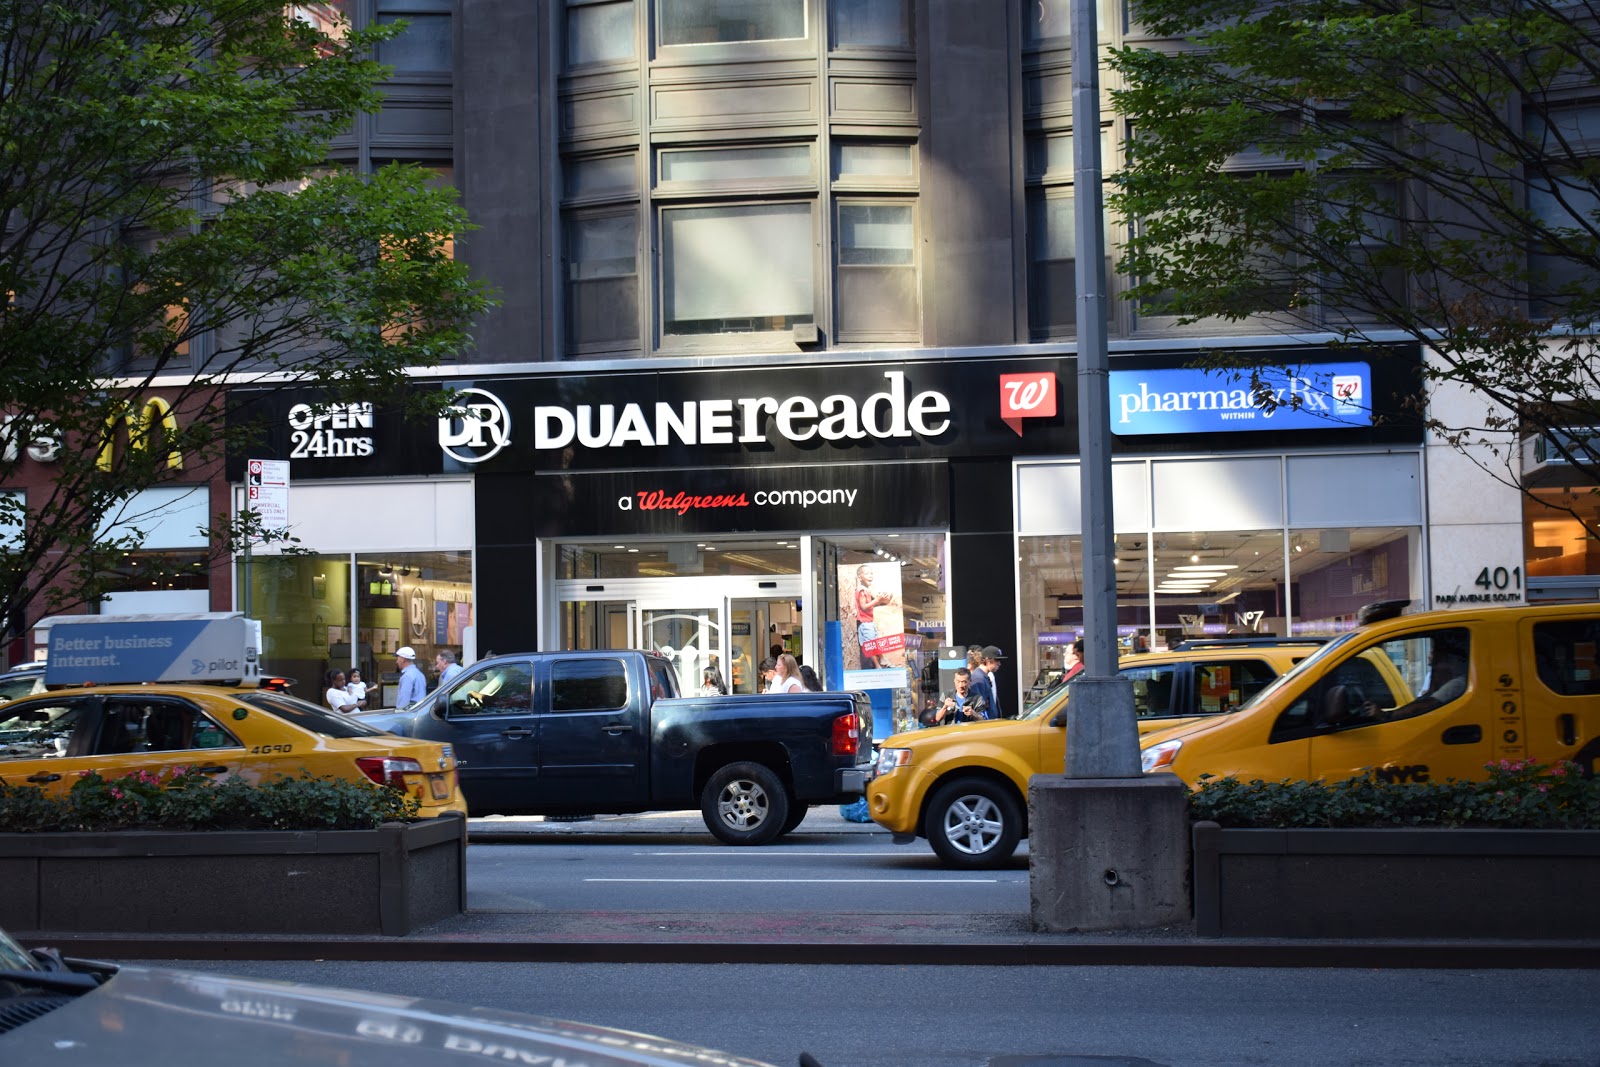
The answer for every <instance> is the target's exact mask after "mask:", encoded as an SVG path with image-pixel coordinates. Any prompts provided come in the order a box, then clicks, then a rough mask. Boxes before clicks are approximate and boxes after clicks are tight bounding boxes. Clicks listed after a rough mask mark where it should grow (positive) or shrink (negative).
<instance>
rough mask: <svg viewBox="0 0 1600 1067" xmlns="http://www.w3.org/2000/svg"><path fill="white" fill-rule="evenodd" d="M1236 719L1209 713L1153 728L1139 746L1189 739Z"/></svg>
mask: <svg viewBox="0 0 1600 1067" xmlns="http://www.w3.org/2000/svg"><path fill="white" fill-rule="evenodd" d="M1233 721H1235V716H1233V715H1208V716H1206V717H1204V718H1201V719H1185V720H1184V721H1183V722H1181V723H1179V724H1177V725H1176V726H1169V727H1167V728H1166V729H1165V730H1151V731H1150V732H1149V733H1147V734H1143V735H1141V736H1140V738H1139V747H1140V748H1141V749H1143V748H1149V747H1150V746H1151V745H1156V744H1160V743H1161V742H1162V741H1171V740H1174V739H1178V740H1187V739H1189V738H1191V737H1198V736H1199V735H1200V734H1205V733H1210V732H1211V731H1212V730H1218V729H1221V728H1223V727H1225V726H1227V725H1228V724H1229V723H1230V722H1233Z"/></svg>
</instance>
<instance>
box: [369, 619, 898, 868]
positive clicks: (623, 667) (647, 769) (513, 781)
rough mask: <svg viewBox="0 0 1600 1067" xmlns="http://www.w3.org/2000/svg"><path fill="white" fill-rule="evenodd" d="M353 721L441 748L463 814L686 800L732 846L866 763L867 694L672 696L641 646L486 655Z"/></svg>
mask: <svg viewBox="0 0 1600 1067" xmlns="http://www.w3.org/2000/svg"><path fill="white" fill-rule="evenodd" d="M356 718H359V719H361V720H362V721H364V722H366V723H368V724H370V725H373V726H377V727H378V728H379V729H383V730H388V731H390V732H391V733H396V734H400V735H402V736H405V737H417V738H425V739H427V740H430V741H441V742H444V743H445V744H449V745H453V746H454V747H455V755H456V766H457V769H458V773H459V776H460V780H461V791H462V792H463V793H464V794H465V795H466V800H467V807H468V810H469V811H470V812H471V813H472V814H473V815H493V814H503V815H557V816H559V815H616V814H625V813H629V812H640V811H681V810H683V809H686V808H694V807H698V808H699V809H700V811H701V814H702V815H703V816H704V818H705V822H706V827H707V828H708V829H709V830H710V831H711V832H712V833H713V834H715V835H716V836H717V838H718V839H720V840H722V841H724V842H726V843H728V844H730V845H763V844H767V843H768V842H770V841H774V840H776V839H777V838H779V837H781V836H782V835H784V834H786V833H788V832H789V831H791V830H793V829H794V828H795V827H797V826H799V825H800V821H801V820H802V819H804V818H805V814H806V810H807V808H808V807H809V806H810V805H812V804H848V803H852V802H853V801H855V800H856V799H857V798H859V797H860V796H861V794H862V792H863V790H864V788H865V785H866V780H867V777H868V773H869V767H870V761H871V759H872V736H871V730H872V727H871V723H872V713H871V703H870V701H869V700H868V698H867V696H866V694H865V693H850V692H844V693H794V694H784V695H778V694H771V695H761V696H711V697H680V696H679V695H678V683H677V676H676V674H675V673H674V672H673V668H672V664H671V662H670V661H669V660H667V659H666V658H665V657H663V656H660V655H657V654H656V653H653V652H635V651H593V652H529V653H522V654H514V655H505V656H495V657H492V658H490V659H485V660H480V661H479V662H477V663H475V664H473V665H472V666H471V667H468V668H467V669H466V670H465V671H463V672H462V673H461V674H459V675H457V676H456V677H455V678H454V679H452V680H451V682H450V684H449V685H447V686H445V687H444V688H442V689H440V690H437V691H435V692H433V693H432V694H430V695H429V696H428V697H427V698H426V699H424V700H421V701H419V702H418V703H416V704H414V705H412V706H411V707H409V708H406V709H404V710H401V711H388V712H367V713H364V714H361V715H358V716H356Z"/></svg>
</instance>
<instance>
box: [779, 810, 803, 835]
mask: <svg viewBox="0 0 1600 1067" xmlns="http://www.w3.org/2000/svg"><path fill="white" fill-rule="evenodd" d="M810 810H811V806H810V805H809V804H790V805H789V817H788V818H787V819H785V820H783V829H782V830H779V831H778V836H779V837H782V836H783V835H784V834H787V833H793V832H794V830H795V829H796V828H797V827H798V826H799V825H800V824H801V823H803V822H805V820H806V812H808V811H810Z"/></svg>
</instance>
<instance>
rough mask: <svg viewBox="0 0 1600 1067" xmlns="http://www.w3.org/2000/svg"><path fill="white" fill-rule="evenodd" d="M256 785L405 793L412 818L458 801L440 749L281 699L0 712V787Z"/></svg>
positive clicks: (151, 688) (445, 751)
mask: <svg viewBox="0 0 1600 1067" xmlns="http://www.w3.org/2000/svg"><path fill="white" fill-rule="evenodd" d="M177 767H186V768H187V769H188V772H187V773H191V774H206V775H211V776H213V777H214V778H216V779H218V780H221V779H224V778H235V777H237V778H243V779H245V780H247V781H251V782H266V781H271V780H272V779H274V778H276V777H278V776H280V775H282V776H286V777H295V776H297V775H301V774H310V775H318V776H323V775H326V776H330V777H335V778H348V779H353V780H356V781H370V782H373V783H375V784H376V785H385V786H390V787H392V788H395V789H398V790H400V791H401V792H404V793H408V794H410V795H411V796H413V797H415V798H416V799H417V800H418V801H419V802H420V804H421V809H420V811H419V814H420V815H421V816H423V817H424V818H426V817H429V816H434V815H443V814H445V813H447V812H454V813H457V814H461V815H465V814H466V811H467V807H466V803H465V801H464V800H463V799H462V796H461V790H460V787H459V785H458V784H457V781H456V760H455V754H454V753H453V752H452V750H451V748H450V746H449V745H441V744H438V743H436V742H432V741H419V740H414V739H411V738H404V737H397V736H395V735H393V734H388V733H384V732H383V731H381V730H377V729H374V728H373V727H371V726H368V725H366V724H365V723H362V722H358V721H357V720H355V719H352V718H351V717H350V716H348V715H340V714H337V713H335V712H332V711H329V710H328V709H327V708H322V707H318V706H317V705H315V704H310V703H307V702H306V701H304V700H300V699H298V698H296V697H292V696H290V695H288V694H287V693H281V692H273V691H271V690H265V689H257V688H239V687H235V686H222V685H107V686H93V687H72V688H64V689H56V690H52V691H49V692H46V693H41V694H37V695H35V696H30V697H23V698H21V699H19V700H13V701H10V702H9V703H6V704H3V705H0V784H5V785H10V786H26V785H34V786H38V787H39V788H41V789H42V790H44V791H45V792H46V793H47V794H53V793H65V792H66V791H67V790H68V789H70V788H71V787H72V783H73V782H75V781H77V779H78V776H79V774H80V773H81V772H86V771H93V772H97V773H98V774H99V775H100V776H101V777H102V778H116V777H120V776H122V775H125V774H131V773H135V772H137V771H141V770H144V771H150V772H152V773H156V774H165V773H170V772H171V771H172V770H173V769H174V768H177Z"/></svg>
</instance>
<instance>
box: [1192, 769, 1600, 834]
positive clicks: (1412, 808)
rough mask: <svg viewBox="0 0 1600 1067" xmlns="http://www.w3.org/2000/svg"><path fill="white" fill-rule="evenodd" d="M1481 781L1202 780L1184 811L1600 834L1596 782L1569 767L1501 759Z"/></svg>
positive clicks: (1271, 823)
mask: <svg viewBox="0 0 1600 1067" xmlns="http://www.w3.org/2000/svg"><path fill="white" fill-rule="evenodd" d="M1487 767H1488V776H1487V777H1486V778H1485V779H1483V780H1482V781H1474V782H1462V781H1457V780H1455V779H1449V780H1447V781H1443V782H1421V783H1409V782H1408V783H1394V782H1385V781H1383V780H1381V779H1379V778H1378V777H1377V776H1376V775H1374V774H1373V773H1371V772H1368V773H1367V774H1365V775H1357V776H1356V777H1354V778H1348V779H1346V780H1344V781H1342V782H1320V781H1319V782H1289V781H1285V782H1263V781H1261V780H1259V779H1258V780H1256V781H1253V782H1241V781H1239V780H1238V779H1237V778H1207V779H1204V780H1202V781H1201V783H1200V787H1199V788H1198V789H1196V790H1195V791H1194V792H1193V793H1191V794H1190V795H1189V812H1190V815H1191V816H1192V817H1193V818H1195V819H1197V820H1198V819H1204V820H1209V821H1211V822H1215V823H1219V824H1220V825H1222V826H1234V827H1259V828H1271V829H1283V828H1290V827H1390V826H1451V827H1499V828H1507V829H1538V830H1580V829H1587V830H1593V829H1600V778H1584V777H1583V775H1582V772H1581V770H1580V768H1579V767H1578V765H1577V764H1575V763H1570V762H1565V761H1563V762H1560V763H1555V764H1550V765H1546V764H1540V763H1535V762H1534V761H1532V760H1515V761H1513V760H1501V761H1499V762H1497V763H1491V764H1488V765H1487Z"/></svg>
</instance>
